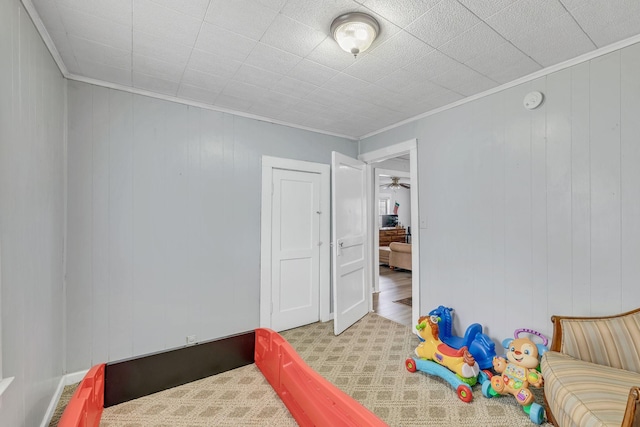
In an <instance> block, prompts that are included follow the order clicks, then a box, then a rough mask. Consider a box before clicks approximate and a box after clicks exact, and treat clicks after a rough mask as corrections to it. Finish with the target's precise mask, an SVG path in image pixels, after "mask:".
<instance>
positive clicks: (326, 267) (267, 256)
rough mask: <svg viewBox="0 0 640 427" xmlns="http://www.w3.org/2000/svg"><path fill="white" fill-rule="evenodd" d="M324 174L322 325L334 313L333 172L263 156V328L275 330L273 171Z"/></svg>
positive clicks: (322, 188) (300, 162)
mask: <svg viewBox="0 0 640 427" xmlns="http://www.w3.org/2000/svg"><path fill="white" fill-rule="evenodd" d="M274 169H285V170H292V171H300V172H308V173H317V174H320V210H321V214H320V243H321V246H320V300H319V301H320V321H322V322H326V321H328V320H331V319H332V313H331V305H330V304H331V294H330V287H331V279H330V277H331V265H330V260H331V252H330V241H331V237H330V236H331V228H330V225H331V206H330V204H331V199H330V182H331V179H330V177H331V168H330V166H329V165H324V164H321V163H313V162H305V161H301V160H292V159H282V158H279V157H271V156H262V208H261V213H260V327H262V328H271V292H272V287H271V220H272V218H271V212H272V204H271V202H272V200H271V199H272V189H273V187H272V185H273V170H274Z"/></svg>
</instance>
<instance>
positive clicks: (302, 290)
mask: <svg viewBox="0 0 640 427" xmlns="http://www.w3.org/2000/svg"><path fill="white" fill-rule="evenodd" d="M272 189H273V194H272V216H271V218H272V221H271V230H272V239H271V256H272V258H271V283H272V294H271V298H272V300H271V304H272V313H271V327H272V329H274V330H276V331H282V330H285V329H291V328H295V327H298V326H302V325H306V324H309V323H313V322H317V321H318V320H319V318H320V317H319V316H320V310H319V293H320V219H319V218H320V214H321V212H320V174H317V173H309V172H301V171H294V170H284V169H274V170H273V187H272Z"/></svg>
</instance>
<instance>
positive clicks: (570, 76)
mask: <svg viewBox="0 0 640 427" xmlns="http://www.w3.org/2000/svg"><path fill="white" fill-rule="evenodd" d="M638 76H640V45H638V44H636V45H632V46H629V47H626V48H624V49H622V50H618V51H615V52H612V53H609V54H607V55H604V56H601V57H597V58H595V59H592V60H590V61H588V62H585V63H581V64H579V65H575V66H572V67H570V68H567V69H564V70H561V71H558V72H555V73H552V74H550V75H548V76H545V77H542V78H538V79H536V80H534V81H530V82H527V83H524V84H521V85H519V86H516V87H513V88H510V89H506V90H504V91H501V92H499V93H496V94H493V95H490V96H487V97H484V98H481V99H479V100H476V101H473V102H471V103H467V104H464V105H461V106H459V107H456V108H453V109H451V110H447V111H445V112H442V113H439V114H436V115H433V116H429V117H426V118H423V119H421V120H419V121H417V122H414V123H410V124H407V125H405V126H403V127H402V128H398V129H394V130H390V131H388V132H385V133H383V134H380V135H376V136H373V137H370V138H368V139H367V140H364V141H362V142H361V145H360V149H361V152H364V151H368V150H375V149H378V148H380V147H381V146H384V145H389V144H393V143H398V142H401V141H403V140H405V139H407V135H408V134H411V135H412V137H417V138H418V157H419V159H418V167H419V186H420V187H419V197H420V200H419V203H420V209H419V210H420V218H421V224H423V225H424V223H426V224H427V226H426V227H423V228H421V229H420V243H421V245H422V247H421V263H420V267H421V284H420V286H421V290H422V292H423V295H422V299H421V301H422V307H421V310H422V311H423V312H425V313H426V312H428V311H429V310H430V309H432V308H434V307H436V306H438V305H440V304H444V305H449V306H451V307H454V308H455V309H456V312H457V324H456V325H457V327H458V331H460V332H463V331H464V328H465V327H466V325H468V324H470V323H473V322H479V323H482V324H483V325H485V328H487V329H488V330H489V332H490V335H491V336H492V337H493V338H494V339H496V340H501V339H502V338H505V337H506V336H510V335H511V334H512V333H513V331H514V330H515V329H517V328H521V327H529V328H533V329H538V330H540V331H542V332H544V333H546V334H547V335H550V333H551V322H550V321H549V318H550V316H551V315H552V314H574V315H600V314H613V313H617V312H621V311H625V310H629V309H632V308H636V307H639V306H640V285H639V284H640V167H639V166H638V165H640V120H639V119H638V118H639V117H640V78H638ZM533 90H537V91H541V92H543V93H544V95H545V101H544V104H543V105H542V106H541V107H539V108H538V109H536V110H534V111H528V110H526V109H525V108H523V104H522V103H523V98H524V96H525V94H526V93H528V92H530V91H533Z"/></svg>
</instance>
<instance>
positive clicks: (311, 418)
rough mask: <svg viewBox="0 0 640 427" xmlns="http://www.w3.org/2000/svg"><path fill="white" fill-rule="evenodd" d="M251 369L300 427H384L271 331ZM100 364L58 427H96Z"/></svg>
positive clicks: (262, 336) (260, 334)
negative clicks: (258, 373) (257, 372)
mask: <svg viewBox="0 0 640 427" xmlns="http://www.w3.org/2000/svg"><path fill="white" fill-rule="evenodd" d="M255 334H256V339H255V364H256V366H257V367H258V368H259V369H260V371H261V372H262V374H263V375H264V376H265V378H266V379H267V381H269V384H271V387H273V389H274V390H275V391H276V393H278V396H280V399H282V402H283V403H284V404H285V405H286V407H287V408H288V409H289V411H290V412H291V415H293V417H294V418H295V420H296V422H297V423H298V424H299V425H301V426H329V425H330V426H353V427H356V426H372V427H376V426H386V425H387V424H386V423H384V422H383V421H382V420H380V419H379V418H378V417H376V416H375V414H373V412H371V411H369V410H368V409H367V408H365V407H364V406H362V405H361V404H360V403H358V402H357V401H355V400H354V399H353V398H352V397H351V396H349V395H347V394H346V393H344V392H343V391H342V390H340V389H338V388H337V387H336V386H334V385H333V384H331V383H330V382H329V381H327V380H326V379H324V378H323V377H322V376H320V375H319V374H318V373H317V372H315V371H314V370H313V369H311V368H310V367H309V366H308V365H307V364H306V363H305V362H304V361H303V360H302V358H300V356H299V355H298V354H297V353H296V351H295V350H294V349H293V347H292V346H291V345H290V344H289V343H288V342H287V341H286V340H285V339H284V338H282V336H280V335H279V334H278V333H277V332H274V331H272V330H271V329H266V328H260V329H256V330H255ZM104 370H105V364H100V365H96V366H94V367H93V368H91V369H90V370H89V372H87V374H86V375H85V377H84V378H83V380H82V382H81V383H80V385H79V386H78V388H77V389H76V391H75V393H74V394H73V396H72V397H71V400H70V401H69V404H68V405H67V407H66V409H65V411H64V413H63V414H62V418H61V419H60V421H59V423H58V426H59V427H98V425H99V424H100V417H101V416H102V410H103V405H104V384H105V381H104Z"/></svg>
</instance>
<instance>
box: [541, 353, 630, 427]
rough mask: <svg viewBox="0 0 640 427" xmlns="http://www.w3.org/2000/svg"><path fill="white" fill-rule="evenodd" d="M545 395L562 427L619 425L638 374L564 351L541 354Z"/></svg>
mask: <svg viewBox="0 0 640 427" xmlns="http://www.w3.org/2000/svg"><path fill="white" fill-rule="evenodd" d="M543 360H544V362H543V364H544V366H545V369H544V371H543V374H544V378H545V385H544V389H545V395H547V396H553V398H551V399H547V401H548V405H549V409H551V412H552V413H553V415H554V417H555V420H556V421H557V423H558V425H561V426H620V425H621V424H622V420H623V418H624V415H625V407H626V405H627V397H628V395H629V390H630V389H631V388H632V387H633V386H637V385H638V384H640V374H637V373H634V372H629V371H624V370H622V369H617V368H611V367H609V366H603V365H599V364H595V363H590V362H584V361H581V360H578V359H575V358H574V357H571V356H569V355H567V354H563V353H558V352H555V351H549V352H547V353H545V354H544V355H543Z"/></svg>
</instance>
